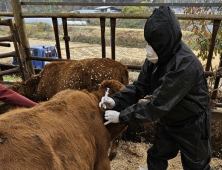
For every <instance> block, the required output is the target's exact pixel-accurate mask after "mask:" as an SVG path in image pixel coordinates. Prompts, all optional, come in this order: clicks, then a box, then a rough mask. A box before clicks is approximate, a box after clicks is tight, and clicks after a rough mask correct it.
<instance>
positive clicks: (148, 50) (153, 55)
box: [146, 45, 158, 64]
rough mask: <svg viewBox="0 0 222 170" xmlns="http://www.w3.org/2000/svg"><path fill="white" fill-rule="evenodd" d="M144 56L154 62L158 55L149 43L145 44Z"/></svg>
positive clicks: (156, 60)
mask: <svg viewBox="0 0 222 170" xmlns="http://www.w3.org/2000/svg"><path fill="white" fill-rule="evenodd" d="M146 58H147V60H149V61H150V62H152V63H154V64H155V63H157V62H158V56H157V54H156V52H155V51H154V50H153V48H152V47H151V46H150V45H147V46H146Z"/></svg>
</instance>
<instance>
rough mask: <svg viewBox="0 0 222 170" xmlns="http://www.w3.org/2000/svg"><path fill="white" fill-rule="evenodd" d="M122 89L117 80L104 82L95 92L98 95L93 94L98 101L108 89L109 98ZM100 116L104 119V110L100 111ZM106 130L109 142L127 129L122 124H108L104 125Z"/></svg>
mask: <svg viewBox="0 0 222 170" xmlns="http://www.w3.org/2000/svg"><path fill="white" fill-rule="evenodd" d="M124 87H125V86H124V85H123V84H122V83H120V82H119V81H117V80H104V81H103V82H102V83H101V85H100V87H99V89H98V91H97V92H98V93H95V95H96V96H97V98H98V99H99V101H100V100H101V98H102V97H103V96H104V95H105V92H106V90H107V88H109V96H110V95H112V94H114V93H116V92H119V91H120V90H122V89H123V88H124ZM102 110H103V109H102ZM102 114H103V117H104V114H105V110H103V111H102ZM104 122H105V119H104ZM106 128H107V129H108V131H109V133H110V136H111V140H113V139H115V138H116V137H117V136H119V134H121V133H122V132H123V131H124V130H125V129H126V128H127V126H126V125H124V124H120V123H110V124H108V125H106Z"/></svg>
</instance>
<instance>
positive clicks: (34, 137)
mask: <svg viewBox="0 0 222 170" xmlns="http://www.w3.org/2000/svg"><path fill="white" fill-rule="evenodd" d="M107 87H109V88H110V91H109V92H110V94H113V93H115V92H117V91H119V90H120V89H122V88H123V87H124V86H123V84H121V83H120V82H118V81H116V80H105V81H104V82H103V83H102V84H101V87H100V89H99V90H98V91H94V92H91V93H90V92H88V91H87V90H83V91H78V90H71V89H67V90H64V91H61V92H59V93H57V94H56V95H55V96H53V97H52V98H51V99H50V100H49V101H45V102H42V103H39V104H38V105H36V106H35V107H33V108H29V109H27V108H18V109H15V110H11V111H9V112H7V113H5V114H3V115H0V167H1V168H0V169H4V170H7V169H8V170H20V169H33V170H37V169H38V170H40V169H41V170H43V169H44V170H52V169H54V170H65V169H66V170H80V169H81V170H89V169H91V170H110V162H109V158H108V155H107V152H108V148H109V144H110V141H111V140H112V139H114V138H115V137H117V136H118V135H119V134H120V133H121V132H122V131H123V130H124V129H125V128H126V126H125V125H121V124H109V125H107V126H104V110H103V109H101V108H100V107H99V102H100V100H101V97H102V96H104V94H105V91H106V89H107Z"/></svg>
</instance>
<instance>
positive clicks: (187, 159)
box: [111, 7, 211, 170]
mask: <svg viewBox="0 0 222 170" xmlns="http://www.w3.org/2000/svg"><path fill="white" fill-rule="evenodd" d="M181 36H182V34H181V29H180V24H179V21H178V20H177V18H176V16H175V15H174V13H173V12H172V11H171V9H170V8H169V7H160V8H159V9H155V10H154V12H153V14H152V15H151V16H150V17H149V18H148V19H147V21H146V24H145V28H144V37H145V39H146V41H147V42H148V44H149V45H150V46H151V47H152V48H153V49H154V51H155V52H156V53H157V55H158V63H156V64H153V63H151V62H149V61H148V60H147V59H146V60H145V62H144V64H143V66H142V69H141V72H140V74H139V77H138V80H137V81H135V82H134V83H133V84H130V85H127V86H126V87H125V89H123V90H122V91H120V92H118V93H115V94H114V95H112V96H111V97H112V98H113V99H114V101H115V103H116V106H115V108H114V109H113V110H117V111H120V115H119V120H120V123H122V124H128V125H134V126H135V125H139V124H141V123H145V122H152V121H155V120H158V123H157V125H156V132H155V142H154V144H153V146H152V147H151V148H150V149H149V150H148V157H147V164H148V169H149V170H166V169H167V166H168V161H167V160H169V159H172V158H174V157H176V156H177V154H178V151H179V150H180V152H181V160H182V165H183V168H184V169H185V170H209V169H211V168H210V166H209V162H210V160H211V141H210V136H211V134H210V127H211V112H210V108H209V94H208V87H207V82H206V78H205V75H204V70H203V67H202V65H201V63H200V61H199V60H198V58H197V57H196V56H195V55H194V54H193V52H192V51H191V50H190V49H189V48H188V47H187V46H186V45H185V44H184V43H183V42H182V40H181ZM150 94H152V98H151V100H150V101H146V102H142V103H137V102H138V100H139V99H141V98H144V97H145V96H146V95H150Z"/></svg>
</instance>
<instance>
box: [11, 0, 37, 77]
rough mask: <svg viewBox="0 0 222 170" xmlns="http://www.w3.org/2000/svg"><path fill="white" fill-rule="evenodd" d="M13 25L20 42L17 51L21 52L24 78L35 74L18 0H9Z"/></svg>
mask: <svg viewBox="0 0 222 170" xmlns="http://www.w3.org/2000/svg"><path fill="white" fill-rule="evenodd" d="M11 4H12V9H13V14H14V20H15V25H16V27H17V30H18V33H19V38H20V43H19V51H20V54H21V61H22V63H23V64H24V68H25V69H24V71H25V79H28V78H29V77H31V75H32V74H35V72H34V68H33V64H32V60H30V56H31V52H30V46H29V42H28V38H27V34H26V29H25V21H24V19H23V18H22V17H21V14H22V8H21V4H20V0H11Z"/></svg>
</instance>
